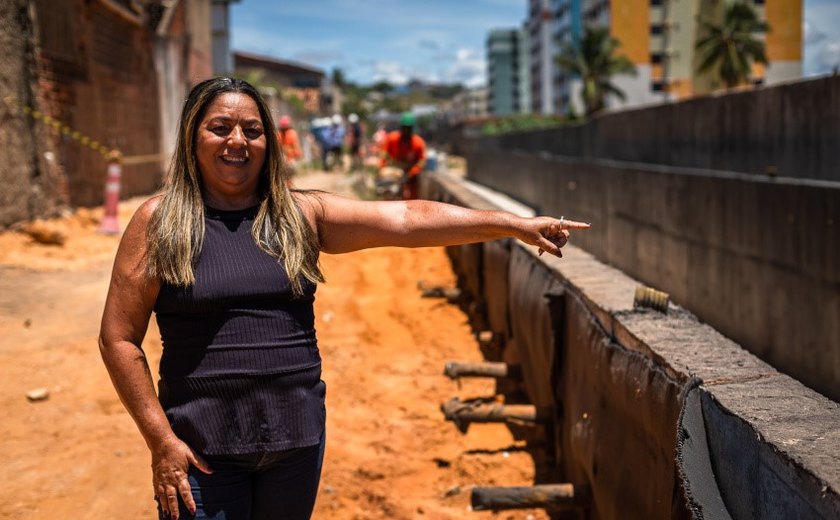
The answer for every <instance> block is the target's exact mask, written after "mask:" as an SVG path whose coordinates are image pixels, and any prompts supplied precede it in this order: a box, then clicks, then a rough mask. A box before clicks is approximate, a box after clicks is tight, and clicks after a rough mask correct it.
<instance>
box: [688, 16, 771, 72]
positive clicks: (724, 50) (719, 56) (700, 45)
mask: <svg viewBox="0 0 840 520" xmlns="http://www.w3.org/2000/svg"><path fill="white" fill-rule="evenodd" d="M700 25H701V27H702V28H703V29H705V31H706V36H704V37H702V38H700V39H699V40H697V43H696V44H695V49H696V50H697V52H698V56H699V57H700V60H701V61H700V65H699V66H698V67H697V71H698V72H706V71H708V70H711V69H715V70H716V72H717V76H718V77H719V78H720V79H721V80H722V81H723V82H724V83H725V84H726V88H732V87H735V86H737V85H740V84H742V83H746V82H747V81H748V80H749V79H750V73H751V72H752V63H753V62H756V63H762V64H764V65H767V54H766V52H765V45H764V41H762V40H760V39H758V38H756V37H755V36H756V35H757V34H761V33H766V32H768V31H769V30H770V27H769V26H768V25H767V23H766V22H764V21H762V20H761V19H759V17H758V13H756V11H755V9H753V8H752V6H750V5H748V4H746V3H744V2H741V1H738V2H735V3H734V4H731V5H729V6H728V7H727V8H726V12H725V14H724V16H723V22H722V23H715V22H713V21H711V20H708V19H706V20H700Z"/></svg>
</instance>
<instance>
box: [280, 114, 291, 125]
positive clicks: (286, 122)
mask: <svg viewBox="0 0 840 520" xmlns="http://www.w3.org/2000/svg"><path fill="white" fill-rule="evenodd" d="M290 126H292V120H291V119H289V116H280V128H289V127H290Z"/></svg>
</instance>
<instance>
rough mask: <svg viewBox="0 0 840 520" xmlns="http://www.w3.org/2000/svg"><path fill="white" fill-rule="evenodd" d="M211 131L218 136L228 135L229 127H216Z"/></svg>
mask: <svg viewBox="0 0 840 520" xmlns="http://www.w3.org/2000/svg"><path fill="white" fill-rule="evenodd" d="M210 131H211V132H213V133H214V134H216V135H227V133H228V127H226V126H214V127H213V128H211V129H210Z"/></svg>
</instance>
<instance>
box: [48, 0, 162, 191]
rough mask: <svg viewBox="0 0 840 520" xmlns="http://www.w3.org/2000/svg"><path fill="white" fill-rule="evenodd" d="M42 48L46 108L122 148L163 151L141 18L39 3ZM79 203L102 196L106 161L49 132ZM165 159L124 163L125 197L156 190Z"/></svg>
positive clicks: (86, 5)
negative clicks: (132, 19) (161, 160)
mask: <svg viewBox="0 0 840 520" xmlns="http://www.w3.org/2000/svg"><path fill="white" fill-rule="evenodd" d="M35 5H36V11H37V17H38V18H37V19H38V28H39V35H40V36H41V39H40V41H41V44H42V48H41V53H40V56H39V59H38V76H39V78H40V81H39V84H40V86H41V89H42V91H43V95H44V100H45V111H46V112H47V113H48V114H49V115H51V116H52V117H55V118H56V119H58V120H60V121H62V122H63V123H65V124H67V125H70V126H71V127H73V128H74V129H75V130H78V131H79V132H81V133H82V134H85V135H87V136H90V137H91V138H93V139H96V140H98V141H99V142H101V143H104V144H105V145H106V146H108V147H110V148H116V149H119V150H120V151H121V152H122V153H123V155H125V156H131V155H147V154H156V153H159V152H160V121H159V110H158V92H157V79H156V75H155V69H154V63H153V59H152V40H151V39H152V33H151V30H150V29H148V28H147V27H145V25H143V22H140V19H139V18H138V22H139V23H132V22H131V21H130V20H129V19H127V18H130V13H128V14H129V16H120V15H119V14H118V13H115V12H114V11H112V10H110V9H107V8H105V7H104V6H103V5H102V4H100V3H97V2H85V1H83V0H61V1H47V0H37V1H36V2H35ZM49 135H50V139H51V141H52V143H53V146H54V148H55V149H56V150H57V157H58V161H59V163H60V165H61V166H62V169H63V171H64V174H65V176H66V182H67V192H68V196H69V201H70V203H71V204H72V205H74V206H89V205H99V204H101V203H102V200H103V186H104V181H105V161H104V159H103V158H102V156H101V155H100V154H99V153H98V152H96V151H94V150H92V149H90V148H87V147H84V146H82V145H80V144H79V143H78V142H77V141H75V140H73V139H71V138H69V137H67V136H64V135H62V134H60V133H59V132H57V131H51V132H50V134H49ZM161 178H162V168H161V163H160V162H154V163H148V164H143V165H131V166H126V167H125V169H124V177H123V188H122V193H123V196H124V197H125V196H133V195H138V194H145V193H151V192H152V191H154V190H155V189H156V187H157V186H158V185H159V183H160V180H161Z"/></svg>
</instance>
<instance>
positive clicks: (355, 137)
mask: <svg viewBox="0 0 840 520" xmlns="http://www.w3.org/2000/svg"><path fill="white" fill-rule="evenodd" d="M347 123H348V125H347V127H348V128H347V144H348V145H349V147H350V169H351V170H361V169H362V136H363V135H364V129H363V128H362V122H361V121H360V120H359V116H358V115H357V114H350V115H349V116H347Z"/></svg>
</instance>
